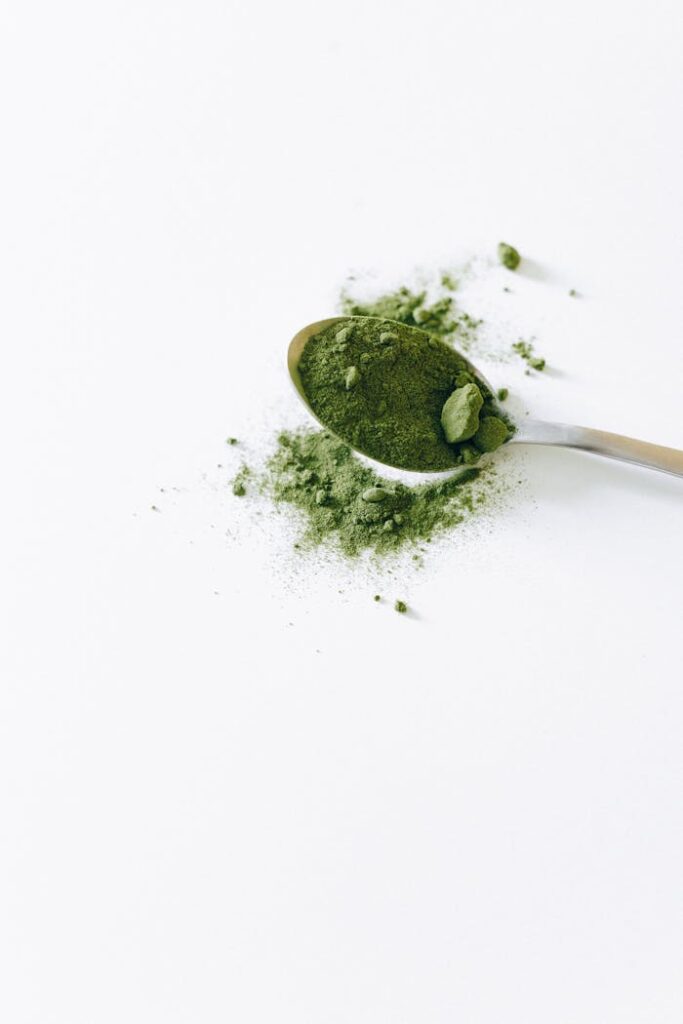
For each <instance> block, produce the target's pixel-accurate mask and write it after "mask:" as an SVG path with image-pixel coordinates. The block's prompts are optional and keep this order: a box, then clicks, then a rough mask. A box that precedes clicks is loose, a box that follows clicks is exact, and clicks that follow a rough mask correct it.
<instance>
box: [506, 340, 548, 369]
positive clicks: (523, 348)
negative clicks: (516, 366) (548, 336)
mask: <svg viewBox="0 0 683 1024" xmlns="http://www.w3.org/2000/svg"><path fill="white" fill-rule="evenodd" d="M512 351H513V352H516V353H517V355H518V356H521V357H522V359H523V360H524V362H525V363H527V365H528V366H530V367H531V369H532V370H539V371H540V370H545V359H543V357H542V356H535V355H534V346H533V343H532V342H530V341H522V339H521V338H520V340H519V341H516V342H515V343H514V344H513V345H512Z"/></svg>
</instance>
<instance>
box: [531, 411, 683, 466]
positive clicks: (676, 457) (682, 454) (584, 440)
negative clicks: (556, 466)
mask: <svg viewBox="0 0 683 1024" xmlns="http://www.w3.org/2000/svg"><path fill="white" fill-rule="evenodd" d="M513 441H516V442H520V443H522V444H552V445H561V446H562V447H563V448H583V449H584V450H585V451H587V452H593V454H595V455H604V456H606V458H608V459H620V460H621V461H622V462H635V463H636V465H638V466H647V467H648V469H660V470H661V471H662V472H663V473H672V474H673V475H674V476H681V477H683V451H680V450H679V449H678V448H664V447H663V446H662V445H661V444H649V443H648V442H647V441H636V439H635V438H633V437H624V436H623V435H622V434H610V433H608V431H606V430H593V429H592V427H575V426H571V425H570V424H569V423H547V422H545V421H544V420H525V421H524V422H523V423H520V424H519V428H518V430H517V433H516V434H515V436H514V438H513Z"/></svg>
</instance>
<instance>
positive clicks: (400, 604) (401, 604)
mask: <svg viewBox="0 0 683 1024" xmlns="http://www.w3.org/2000/svg"><path fill="white" fill-rule="evenodd" d="M394 610H395V611H397V612H400V613H401V615H405V613H406V612H407V611H408V605H407V604H406V603H405V601H398V600H397V601H396V603H395V604H394Z"/></svg>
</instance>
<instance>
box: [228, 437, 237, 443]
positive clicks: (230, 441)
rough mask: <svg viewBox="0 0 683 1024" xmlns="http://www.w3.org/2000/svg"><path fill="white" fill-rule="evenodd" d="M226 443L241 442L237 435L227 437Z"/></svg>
mask: <svg viewBox="0 0 683 1024" xmlns="http://www.w3.org/2000/svg"><path fill="white" fill-rule="evenodd" d="M225 443H226V444H239V441H238V440H237V438H236V437H226V439H225Z"/></svg>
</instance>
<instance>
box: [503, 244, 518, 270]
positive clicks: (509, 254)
mask: <svg viewBox="0 0 683 1024" xmlns="http://www.w3.org/2000/svg"><path fill="white" fill-rule="evenodd" d="M498 259H499V260H500V262H501V263H502V264H503V266H504V267H507V268H508V270H516V269H517V267H518V266H519V264H520V263H521V260H522V257H521V256H520V255H519V253H518V252H517V250H516V249H515V247H514V246H513V245H508V243H507V242H500V243H499V245H498Z"/></svg>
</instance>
